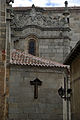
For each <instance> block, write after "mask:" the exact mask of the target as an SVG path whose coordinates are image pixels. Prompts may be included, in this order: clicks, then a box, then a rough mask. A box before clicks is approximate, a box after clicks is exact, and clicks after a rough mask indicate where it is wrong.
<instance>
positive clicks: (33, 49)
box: [29, 39, 36, 55]
mask: <svg viewBox="0 0 80 120" xmlns="http://www.w3.org/2000/svg"><path fill="white" fill-rule="evenodd" d="M29 54H31V55H36V43H35V40H34V39H30V41H29Z"/></svg>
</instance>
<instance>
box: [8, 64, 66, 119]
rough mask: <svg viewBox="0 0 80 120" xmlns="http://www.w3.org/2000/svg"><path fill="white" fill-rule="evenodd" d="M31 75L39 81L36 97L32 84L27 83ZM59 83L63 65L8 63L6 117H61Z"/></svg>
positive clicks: (61, 79) (32, 78)
mask: <svg viewBox="0 0 80 120" xmlns="http://www.w3.org/2000/svg"><path fill="white" fill-rule="evenodd" d="M35 78H39V79H40V81H42V85H41V86H39V87H38V99H34V86H32V85H30V81H33V80H34V79H35ZM63 84H64V76H63V69H57V68H52V69H51V68H46V67H30V66H17V65H16V66H15V65H12V66H11V67H10V83H9V86H10V87H9V90H10V95H9V120H25V119H26V120H29V119H30V120H45V119H46V120H63V101H62V99H61V98H60V97H59V95H58V89H59V88H60V87H61V86H63ZM65 120H66V119H65Z"/></svg>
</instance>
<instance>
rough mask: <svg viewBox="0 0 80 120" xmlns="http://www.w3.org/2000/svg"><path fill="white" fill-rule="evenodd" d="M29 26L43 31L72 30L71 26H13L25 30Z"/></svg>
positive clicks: (17, 29)
mask: <svg viewBox="0 0 80 120" xmlns="http://www.w3.org/2000/svg"><path fill="white" fill-rule="evenodd" d="M27 28H37V29H40V30H41V31H68V32H69V31H70V30H71V29H70V28H69V27H41V26H38V25H27V26H24V27H22V28H12V29H13V30H15V31H23V30H25V29H27Z"/></svg>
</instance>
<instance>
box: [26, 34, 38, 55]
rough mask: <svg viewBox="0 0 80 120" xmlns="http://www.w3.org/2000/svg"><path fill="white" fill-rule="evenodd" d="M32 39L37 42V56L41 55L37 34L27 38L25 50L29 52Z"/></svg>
mask: <svg viewBox="0 0 80 120" xmlns="http://www.w3.org/2000/svg"><path fill="white" fill-rule="evenodd" d="M30 41H34V42H35V56H39V44H38V38H37V37H36V36H35V35H28V36H27V37H26V38H25V42H24V46H25V50H26V51H27V53H29V43H30Z"/></svg>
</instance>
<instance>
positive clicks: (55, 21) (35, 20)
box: [12, 7, 68, 28]
mask: <svg viewBox="0 0 80 120" xmlns="http://www.w3.org/2000/svg"><path fill="white" fill-rule="evenodd" d="M29 25H30V26H31V25H32V26H33V25H36V26H40V27H51V28H53V27H55V28H56V27H68V24H67V22H66V20H65V18H62V17H60V16H56V17H52V16H50V15H45V14H44V15H43V13H42V12H40V11H36V9H35V7H32V9H31V11H30V12H29V13H24V14H22V13H21V14H15V16H14V19H13V21H12V28H24V27H25V26H29Z"/></svg>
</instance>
